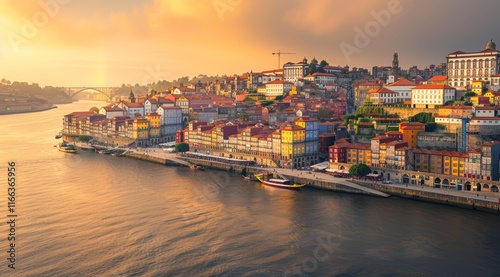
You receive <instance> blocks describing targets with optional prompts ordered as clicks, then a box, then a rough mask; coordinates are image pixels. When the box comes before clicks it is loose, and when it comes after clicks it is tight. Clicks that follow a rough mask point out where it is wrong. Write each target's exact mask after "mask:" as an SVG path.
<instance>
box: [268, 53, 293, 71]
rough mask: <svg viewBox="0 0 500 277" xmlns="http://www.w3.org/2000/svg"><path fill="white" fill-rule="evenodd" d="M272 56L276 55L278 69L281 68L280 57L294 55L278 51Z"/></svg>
mask: <svg viewBox="0 0 500 277" xmlns="http://www.w3.org/2000/svg"><path fill="white" fill-rule="evenodd" d="M273 55H278V68H281V55H295V53H286V52H281V50H278V52H276V53H273Z"/></svg>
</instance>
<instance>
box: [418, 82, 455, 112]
mask: <svg viewBox="0 0 500 277" xmlns="http://www.w3.org/2000/svg"><path fill="white" fill-rule="evenodd" d="M455 91H456V89H455V88H453V87H450V86H448V85H419V86H416V87H414V88H413V89H412V90H411V104H412V107H413V108H425V109H427V108H434V107H435V106H443V105H444V104H445V103H446V102H448V101H453V100H455Z"/></svg>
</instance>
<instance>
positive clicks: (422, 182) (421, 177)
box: [418, 175, 425, 186]
mask: <svg viewBox="0 0 500 277" xmlns="http://www.w3.org/2000/svg"><path fill="white" fill-rule="evenodd" d="M418 184H419V185H421V186H423V185H424V184H425V177H424V176H422V175H420V178H419V182H418Z"/></svg>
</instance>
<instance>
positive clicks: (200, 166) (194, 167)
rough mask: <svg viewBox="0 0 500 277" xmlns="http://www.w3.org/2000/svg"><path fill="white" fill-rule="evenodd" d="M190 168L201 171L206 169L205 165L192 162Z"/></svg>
mask: <svg viewBox="0 0 500 277" xmlns="http://www.w3.org/2000/svg"><path fill="white" fill-rule="evenodd" d="M189 168H190V169H191V170H199V171H205V167H204V166H202V165H195V164H192V165H190V166H189Z"/></svg>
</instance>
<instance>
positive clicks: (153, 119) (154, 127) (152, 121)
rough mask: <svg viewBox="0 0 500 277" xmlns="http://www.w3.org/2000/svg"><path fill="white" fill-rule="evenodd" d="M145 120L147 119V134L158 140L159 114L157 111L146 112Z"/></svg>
mask: <svg viewBox="0 0 500 277" xmlns="http://www.w3.org/2000/svg"><path fill="white" fill-rule="evenodd" d="M146 118H147V120H148V121H149V136H150V137H151V138H152V139H157V141H155V142H160V141H159V138H160V137H161V128H160V124H161V119H160V115H159V114H157V113H148V114H147V115H146Z"/></svg>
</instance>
